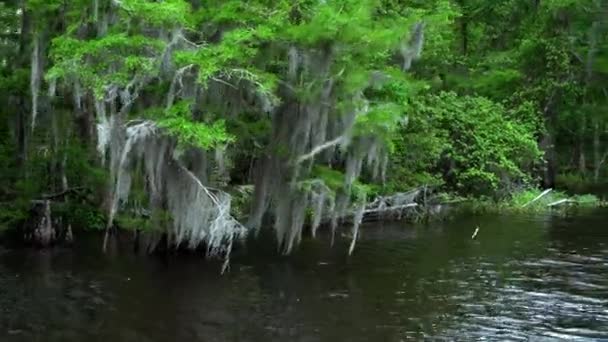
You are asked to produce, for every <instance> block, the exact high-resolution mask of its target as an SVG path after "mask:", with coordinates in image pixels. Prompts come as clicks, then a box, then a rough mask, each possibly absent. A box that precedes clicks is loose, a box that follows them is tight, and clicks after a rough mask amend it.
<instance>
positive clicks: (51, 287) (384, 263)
mask: <svg viewBox="0 0 608 342" xmlns="http://www.w3.org/2000/svg"><path fill="white" fill-rule="evenodd" d="M476 226H479V227H480V231H479V235H478V237H477V239H476V240H471V234H472V232H473V230H474V229H475V227H476ZM347 243H348V241H347V239H346V238H344V239H342V240H341V241H340V243H338V244H337V245H336V246H334V248H332V249H330V248H329V246H328V240H327V239H325V238H321V239H318V240H315V241H311V240H307V241H305V242H304V244H303V245H302V246H301V248H299V250H298V252H297V253H296V254H295V255H293V256H292V257H290V258H278V257H275V256H271V255H270V253H266V254H267V255H264V253H254V252H253V251H249V253H248V254H247V255H241V256H237V257H236V258H235V260H233V263H232V268H231V270H230V272H229V273H228V274H225V275H224V276H220V275H219V273H218V269H219V268H218V265H217V264H213V263H209V262H205V261H203V260H201V259H200V258H196V257H172V258H170V259H169V260H162V259H159V258H152V257H139V256H135V255H133V254H131V253H126V252H125V253H117V254H116V255H114V256H112V255H109V256H108V255H106V256H102V255H100V254H99V252H98V251H99V241H91V242H87V241H82V240H81V241H79V243H78V244H77V245H76V247H75V248H74V249H73V250H70V249H57V250H54V251H46V252H41V251H33V250H7V249H0V341H28V342H29V341H79V342H80V341H85V342H93V341H104V342H105V341H109V342H117V341H336V342H337V341H401V340H410V339H413V340H419V339H424V338H426V339H429V340H448V341H453V340H462V341H471V340H491V341H495V340H500V341H502V340H534V341H543V340H547V341H553V340H557V341H559V340H581V341H582V340H586V341H598V340H606V341H608V211H598V212H595V213H593V214H588V215H585V216H579V217H570V218H558V217H553V218H552V217H529V216H528V217H487V218H468V219H463V220H457V221H453V222H449V223H437V224H432V225H430V226H417V227H412V226H408V225H406V224H401V223H396V224H395V223H392V224H374V225H367V226H365V227H364V228H363V231H362V237H361V241H360V242H359V244H358V246H357V249H356V250H355V253H354V255H353V256H352V257H350V258H347V257H346V256H345V254H346V250H347Z"/></svg>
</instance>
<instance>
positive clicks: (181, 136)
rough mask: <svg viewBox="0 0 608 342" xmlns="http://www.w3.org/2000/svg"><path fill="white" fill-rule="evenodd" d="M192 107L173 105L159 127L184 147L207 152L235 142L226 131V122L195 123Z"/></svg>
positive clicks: (181, 103) (182, 102)
mask: <svg viewBox="0 0 608 342" xmlns="http://www.w3.org/2000/svg"><path fill="white" fill-rule="evenodd" d="M190 106H191V104H190V103H189V102H187V101H181V102H179V103H177V104H175V105H173V106H172V107H171V108H169V109H168V110H166V112H165V113H166V114H165V116H163V117H162V118H160V119H159V120H158V125H159V126H160V127H162V128H164V129H166V130H167V132H168V133H169V134H170V135H172V136H174V137H175V138H177V141H178V142H179V144H181V145H183V146H190V147H198V148H202V149H205V150H207V149H211V148H215V147H217V146H221V145H225V144H228V143H231V142H233V141H234V140H235V137H234V136H232V135H230V134H229V133H228V132H227V131H226V123H225V121H224V120H217V121H215V122H214V123H212V124H209V125H208V124H205V123H202V122H197V121H194V120H193V119H192V112H191V111H190Z"/></svg>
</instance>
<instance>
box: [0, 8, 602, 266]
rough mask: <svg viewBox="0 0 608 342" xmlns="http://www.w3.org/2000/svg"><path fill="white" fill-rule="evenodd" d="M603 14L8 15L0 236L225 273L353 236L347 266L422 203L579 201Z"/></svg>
mask: <svg viewBox="0 0 608 342" xmlns="http://www.w3.org/2000/svg"><path fill="white" fill-rule="evenodd" d="M607 19H608V1H605V0H535V1H532V0H499V1H488V0H411V1H405V0H327V1H324V0H293V1H291V0H290V1H287V0H273V1H266V0H251V1H239V0H221V1H219V0H164V1H162V0H158V1H153V0H93V1H90V0H46V1H45V0H7V1H3V2H2V3H0V170H1V172H2V173H1V177H0V203H1V204H2V205H1V207H0V229H2V230H15V229H17V230H20V231H22V234H23V236H24V237H26V238H27V239H31V240H32V241H34V242H36V243H38V244H43V245H48V244H51V243H54V242H60V241H63V240H70V239H71V238H72V235H73V234H74V232H73V230H74V231H75V230H79V229H90V230H99V231H100V232H105V236H106V239H105V240H106V241H107V239H108V238H109V237H111V236H112V235H113V234H115V233H116V232H117V231H134V232H135V234H136V236H137V239H138V240H139V242H140V244H142V245H143V246H145V248H147V249H149V250H154V249H156V248H157V246H158V245H159V244H160V245H163V246H172V247H178V246H179V247H187V248H191V249H197V248H205V250H206V251H207V253H208V254H209V255H217V256H225V255H228V254H229V253H230V250H231V249H232V247H233V241H235V240H237V239H240V238H242V237H244V236H245V235H247V233H248V232H250V231H257V230H259V229H260V228H265V227H267V228H272V229H273V230H274V232H275V233H276V240H277V244H278V246H279V248H280V251H281V252H283V253H289V252H290V251H291V250H292V249H293V248H294V247H295V246H297V244H298V243H299V242H300V240H301V238H302V234H303V233H308V232H310V234H312V235H313V236H314V235H315V232H316V230H317V228H319V227H321V226H324V227H327V228H328V229H331V230H332V231H335V230H336V229H337V228H338V227H339V226H342V225H343V224H345V223H348V226H347V227H348V228H347V229H352V232H351V233H352V241H353V242H352V244H351V248H350V250H351V252H352V250H353V248H354V247H355V241H356V239H357V235H358V226H359V223H360V221H361V219H362V216H363V215H364V214H365V212H366V211H374V210H383V208H385V207H386V206H387V203H389V202H390V203H389V205H392V206H395V207H399V208H401V207H408V206H409V204H411V203H413V201H414V197H416V196H417V195H419V194H420V193H421V192H424V196H425V197H426V195H427V194H428V195H429V196H430V195H431V194H433V195H434V196H436V197H437V196H439V194H441V195H442V196H443V197H450V198H456V197H460V198H476V199H483V200H484V201H489V202H492V203H496V202H499V201H508V200H509V199H512V198H514V197H515V196H517V194H519V193H521V192H525V191H528V192H530V191H532V192H534V191H536V192H537V193H540V191H541V190H539V189H549V188H555V187H557V188H562V189H564V190H568V191H577V189H584V188H587V189H589V188H593V187H594V186H597V185H599V184H601V183H603V182H605V180H606V174H607V171H606V170H607V168H606V162H607V160H608V134H607V133H608V89H607V88H606V85H608V82H607V81H608V35H607V33H608V20H607ZM417 189H418V190H417ZM420 189H424V190H420ZM425 200H426V199H425ZM32 221H34V222H33V223H32ZM161 242H162V243H161ZM104 245H105V242H104Z"/></svg>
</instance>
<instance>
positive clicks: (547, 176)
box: [540, 132, 558, 189]
mask: <svg viewBox="0 0 608 342" xmlns="http://www.w3.org/2000/svg"><path fill="white" fill-rule="evenodd" d="M540 148H541V150H542V151H543V152H544V153H545V161H546V162H547V164H546V167H545V172H544V175H543V187H544V188H547V189H549V188H554V187H555V178H556V176H557V168H558V166H557V160H556V156H557V155H556V153H555V139H554V137H553V133H551V132H546V133H545V135H544V136H543V138H542V140H541V142H540Z"/></svg>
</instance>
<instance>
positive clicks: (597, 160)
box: [593, 120, 603, 183]
mask: <svg viewBox="0 0 608 342" xmlns="http://www.w3.org/2000/svg"><path fill="white" fill-rule="evenodd" d="M593 161H594V166H595V167H594V169H593V181H594V182H595V183H597V182H598V181H599V179H600V170H601V168H602V163H603V161H602V153H601V144H600V124H599V122H598V121H597V120H596V121H595V122H594V125H593Z"/></svg>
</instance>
